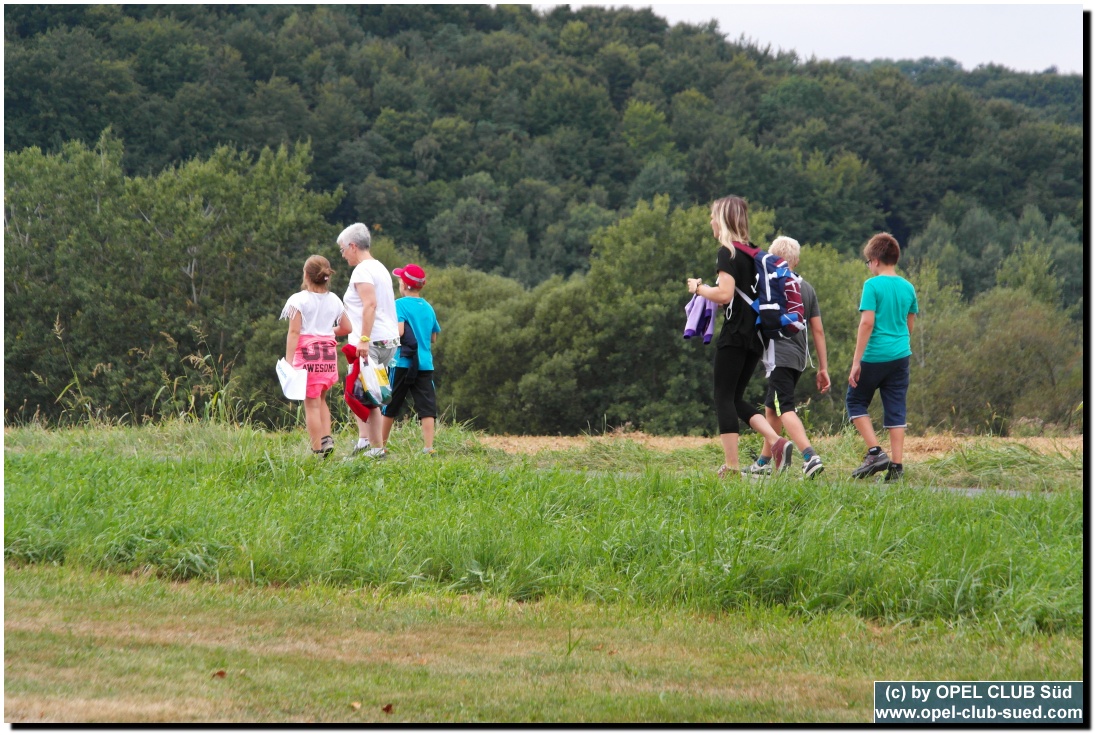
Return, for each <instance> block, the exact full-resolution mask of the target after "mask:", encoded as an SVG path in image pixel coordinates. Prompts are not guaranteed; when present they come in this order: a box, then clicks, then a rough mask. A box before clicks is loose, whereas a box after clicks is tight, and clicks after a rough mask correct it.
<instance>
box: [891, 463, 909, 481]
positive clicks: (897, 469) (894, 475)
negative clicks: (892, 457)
mask: <svg viewBox="0 0 1095 735" xmlns="http://www.w3.org/2000/svg"><path fill="white" fill-rule="evenodd" d="M904 476H905V466H904V465H900V464H898V463H897V462H891V463H890V466H889V467H887V468H886V482H897V481H898V480H900V479H901V478H902V477H904Z"/></svg>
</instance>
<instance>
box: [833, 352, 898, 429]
mask: <svg viewBox="0 0 1095 735" xmlns="http://www.w3.org/2000/svg"><path fill="white" fill-rule="evenodd" d="M860 365H861V366H862V369H861V370H860V373H859V385H857V386H856V387H855V388H853V387H852V386H850V385H849V386H848V395H847V397H845V399H844V403H845V405H846V406H847V407H848V418H849V419H850V420H854V419H857V418H859V417H860V416H866V415H867V409H868V408H869V407H870V405H871V399H873V398H874V392H875V391H876V390H877V391H878V395H879V397H881V398H882V428H884V429H903V428H905V395H906V394H907V393H908V392H909V358H908V357H902V358H901V359H900V360H890V361H889V362H863V363H860Z"/></svg>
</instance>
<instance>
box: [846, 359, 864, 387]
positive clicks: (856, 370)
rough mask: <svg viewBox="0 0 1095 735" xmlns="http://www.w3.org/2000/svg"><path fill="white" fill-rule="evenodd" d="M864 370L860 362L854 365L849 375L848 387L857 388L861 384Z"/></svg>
mask: <svg viewBox="0 0 1095 735" xmlns="http://www.w3.org/2000/svg"><path fill="white" fill-rule="evenodd" d="M862 370H863V366H862V365H860V364H859V363H858V362H853V363H852V370H851V372H849V373H848V385H850V386H852V387H853V388H855V387H856V386H857V385H858V384H859V374H860V372H861V371H862Z"/></svg>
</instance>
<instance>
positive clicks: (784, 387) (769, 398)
mask: <svg viewBox="0 0 1095 735" xmlns="http://www.w3.org/2000/svg"><path fill="white" fill-rule="evenodd" d="M801 377H802V371H801V370H795V369H794V368H789V367H777V368H775V369H773V370H772V374H771V375H769V376H768V394H767V395H765V396H764V405H765V406H767V407H768V408H770V409H772V410H773V411H775V412H776V415H777V416H780V415H782V414H783V413H786V412H787V411H792V412H793V411H794V410H795V386H797V385H798V379H799V378H801Z"/></svg>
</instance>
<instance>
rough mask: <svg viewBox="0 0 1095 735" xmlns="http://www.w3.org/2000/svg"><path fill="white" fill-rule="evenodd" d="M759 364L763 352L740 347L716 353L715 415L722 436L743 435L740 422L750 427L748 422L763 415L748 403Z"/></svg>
mask: <svg viewBox="0 0 1095 735" xmlns="http://www.w3.org/2000/svg"><path fill="white" fill-rule="evenodd" d="M759 362H760V353H759V352H753V351H752V350H744V349H742V348H741V347H720V348H719V349H717V350H715V416H717V417H718V419H719V433H720V434H740V433H741V432H740V431H739V424H738V420H739V419H740V420H741V421H743V422H745V425H746V426H748V425H749V419H750V418H752V417H753V416H756V415H757V414H759V413H760V411H758V410H757V409H756V407H755V406H751V405H749V404H748V403H746V402H745V389H746V388H747V387H748V386H749V379H750V378H752V377H753V371H754V370H756V369H757V363H759Z"/></svg>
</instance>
